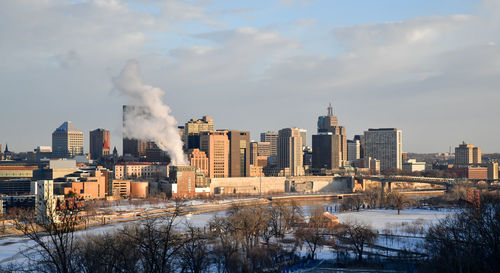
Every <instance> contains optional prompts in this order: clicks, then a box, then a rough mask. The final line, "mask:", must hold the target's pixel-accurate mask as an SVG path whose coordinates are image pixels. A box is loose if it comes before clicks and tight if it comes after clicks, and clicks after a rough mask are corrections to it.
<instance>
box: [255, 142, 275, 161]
mask: <svg viewBox="0 0 500 273" xmlns="http://www.w3.org/2000/svg"><path fill="white" fill-rule="evenodd" d="M269 156H271V142H255V141H254V142H250V164H251V165H257V158H263V157H266V160H267V158H268V157H269Z"/></svg>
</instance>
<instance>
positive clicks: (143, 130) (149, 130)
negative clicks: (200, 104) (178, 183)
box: [113, 60, 188, 165]
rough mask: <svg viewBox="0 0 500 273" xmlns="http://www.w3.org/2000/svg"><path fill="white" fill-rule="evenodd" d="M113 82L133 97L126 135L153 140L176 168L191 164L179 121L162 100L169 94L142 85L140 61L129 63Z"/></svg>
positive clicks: (128, 114) (128, 95)
mask: <svg viewBox="0 0 500 273" xmlns="http://www.w3.org/2000/svg"><path fill="white" fill-rule="evenodd" d="M113 83H114V86H115V88H116V89H118V90H119V91H120V92H121V93H122V94H124V95H126V96H127V97H129V98H130V102H129V105H130V106H132V107H130V108H128V109H127V111H126V112H125V113H124V115H125V116H124V119H125V120H126V122H125V124H124V127H123V134H124V136H126V137H128V138H134V139H145V140H152V141H154V142H155V143H156V145H158V147H159V148H160V149H162V150H164V151H166V152H167V153H168V154H169V156H170V158H171V162H172V164H173V165H188V163H187V159H186V155H185V154H184V152H183V151H182V140H181V137H180V135H179V129H178V128H177V121H176V120H175V118H174V117H173V116H171V115H170V113H171V112H172V110H171V109H170V107H168V106H167V105H165V104H164V103H163V101H162V97H163V95H164V94H165V92H163V90H161V89H159V88H156V87H153V86H150V85H146V84H144V83H143V82H142V78H141V75H140V72H139V65H138V63H137V61H135V60H131V61H128V63H127V65H126V66H125V67H124V68H123V70H122V71H121V73H120V75H118V77H115V78H113Z"/></svg>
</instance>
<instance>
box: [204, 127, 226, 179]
mask: <svg viewBox="0 0 500 273" xmlns="http://www.w3.org/2000/svg"><path fill="white" fill-rule="evenodd" d="M200 150H201V151H203V152H205V154H206V155H207V157H208V176H209V177H210V178H218V177H228V176H229V139H228V137H227V131H208V132H201V133H200Z"/></svg>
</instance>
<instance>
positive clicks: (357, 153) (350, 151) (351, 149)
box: [347, 139, 361, 162]
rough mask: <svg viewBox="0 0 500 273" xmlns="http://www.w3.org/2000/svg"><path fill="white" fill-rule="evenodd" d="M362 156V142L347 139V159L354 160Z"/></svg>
mask: <svg viewBox="0 0 500 273" xmlns="http://www.w3.org/2000/svg"><path fill="white" fill-rule="evenodd" d="M360 157H361V144H360V142H359V140H357V139H355V140H347V161H349V162H354V161H356V160H357V159H360Z"/></svg>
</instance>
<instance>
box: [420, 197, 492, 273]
mask: <svg viewBox="0 0 500 273" xmlns="http://www.w3.org/2000/svg"><path fill="white" fill-rule="evenodd" d="M481 206H482V207H481V208H480V209H468V210H465V211H462V212H460V213H457V214H455V215H454V216H452V217H448V218H446V219H444V220H442V221H440V222H439V223H438V224H436V225H433V226H431V227H430V228H429V229H428V232H427V235H426V244H425V247H426V250H427V254H428V255H429V260H428V261H427V262H426V263H425V271H426V272H443V273H444V272H464V273H465V272H498V269H499V268H500V260H499V259H498V257H500V204H499V203H498V202H495V203H485V204H482V205H481Z"/></svg>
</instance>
